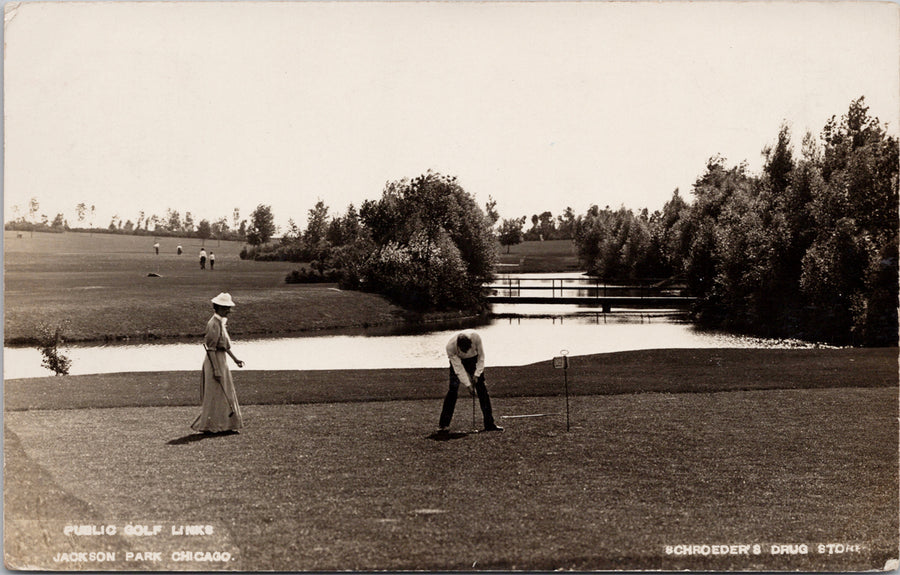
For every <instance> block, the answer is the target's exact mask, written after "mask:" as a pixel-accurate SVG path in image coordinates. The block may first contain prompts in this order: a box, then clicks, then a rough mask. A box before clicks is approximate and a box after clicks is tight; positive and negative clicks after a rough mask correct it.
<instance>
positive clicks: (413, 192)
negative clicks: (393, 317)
mask: <svg viewBox="0 0 900 575" xmlns="http://www.w3.org/2000/svg"><path fill="white" fill-rule="evenodd" d="M360 221H361V222H362V224H363V226H364V228H365V230H366V232H368V234H367V235H368V236H369V237H370V238H371V242H372V243H374V245H375V246H376V250H375V253H370V254H368V256H367V261H366V263H365V265H363V266H361V270H362V271H361V276H362V277H361V279H362V280H363V281H364V282H366V285H368V286H369V287H370V289H373V290H375V291H380V292H381V293H384V294H386V295H388V296H389V297H391V298H392V299H394V300H396V301H398V302H400V303H401V304H403V305H406V306H409V307H412V308H418V309H433V308H442V309H451V308H457V309H461V308H466V307H472V306H475V305H478V304H479V303H480V302H481V286H482V285H483V284H484V283H485V282H487V281H489V280H490V278H492V277H493V265H494V260H495V258H496V254H495V246H496V240H495V238H494V235H493V232H492V230H491V224H490V221H489V219H488V218H487V217H486V216H485V214H484V212H482V210H481V209H480V208H479V207H478V204H477V203H476V202H475V200H474V198H473V197H472V196H471V195H469V194H468V193H467V192H466V191H465V190H464V189H463V188H462V186H460V185H459V183H458V182H457V181H456V178H455V177H451V176H444V175H442V174H438V173H435V172H431V171H429V172H427V173H426V174H424V175H422V176H419V177H417V178H415V179H413V180H400V181H395V182H388V184H387V185H386V186H385V189H384V191H383V193H382V197H381V199H380V200H378V201H377V202H376V201H371V200H367V201H366V202H364V203H363V206H362V208H361V209H360ZM363 241H368V238H366V239H365V240H363Z"/></svg>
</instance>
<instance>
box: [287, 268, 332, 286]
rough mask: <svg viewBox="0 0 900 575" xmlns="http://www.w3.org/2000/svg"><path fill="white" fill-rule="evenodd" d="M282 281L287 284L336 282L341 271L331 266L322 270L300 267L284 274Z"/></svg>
mask: <svg viewBox="0 0 900 575" xmlns="http://www.w3.org/2000/svg"><path fill="white" fill-rule="evenodd" d="M284 281H285V283H289V284H312V283H338V282H340V281H341V272H340V271H339V270H336V269H333V268H331V269H327V270H323V271H319V270H314V269H311V268H300V269H299V270H294V271H292V272H291V273H289V274H288V275H286V276H285V277H284Z"/></svg>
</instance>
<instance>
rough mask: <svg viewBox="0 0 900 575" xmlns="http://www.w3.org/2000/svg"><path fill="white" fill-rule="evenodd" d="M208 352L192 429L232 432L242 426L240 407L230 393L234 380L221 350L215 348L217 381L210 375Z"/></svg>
mask: <svg viewBox="0 0 900 575" xmlns="http://www.w3.org/2000/svg"><path fill="white" fill-rule="evenodd" d="M209 355H210V354H208V353H207V354H206V360H204V362H203V371H202V373H201V376H200V377H201V390H202V391H201V393H202V396H201V399H202V401H201V403H202V407H201V409H200V416H199V417H197V419H196V420H195V421H194V423H192V424H191V429H193V430H194V431H204V432H209V433H221V432H223V431H236V430H238V429H240V428H242V427H243V426H244V420H243V418H242V417H241V406H240V405H238V400H237V395H236V394H235V393H234V380H232V379H231V370H230V369H228V364H227V363H226V358H227V356H226V354H225V351H224V350H216V352H215V353H214V354H213V356H214V357H215V361H216V364H217V365H218V368H219V373H220V374H221V375H222V378H221V380H220V381H216V378H214V377H213V366H212V363H210V360H209Z"/></svg>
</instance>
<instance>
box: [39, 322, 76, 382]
mask: <svg viewBox="0 0 900 575" xmlns="http://www.w3.org/2000/svg"><path fill="white" fill-rule="evenodd" d="M66 327H67V322H64V323H63V324H62V325H57V326H56V327H55V328H51V327H50V326H48V325H46V324H42V325H41V326H40V327H39V328H38V344H37V348H38V349H39V350H40V352H41V355H43V356H44V359H43V360H42V361H41V365H42V366H43V367H46V368H47V369H49V370H50V371H52V372H53V373H55V374H56V375H69V368H70V367H71V366H72V360H71V359H69V358H68V357H66V356H65V355H63V354H62V353H60V350H59V347H60V345H62V344H63V343H64V342H65V338H64V336H63V334H64V332H65V330H66Z"/></svg>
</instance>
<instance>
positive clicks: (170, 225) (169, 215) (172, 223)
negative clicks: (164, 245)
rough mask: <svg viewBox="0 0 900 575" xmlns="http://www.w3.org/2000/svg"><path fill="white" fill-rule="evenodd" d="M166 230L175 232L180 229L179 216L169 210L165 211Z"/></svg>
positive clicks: (174, 211) (175, 211)
mask: <svg viewBox="0 0 900 575" xmlns="http://www.w3.org/2000/svg"><path fill="white" fill-rule="evenodd" d="M165 226H166V229H167V230H168V231H170V232H177V231H179V230H180V229H181V214H179V213H178V211H177V210H173V209H172V208H169V209H167V210H166V221H165Z"/></svg>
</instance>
